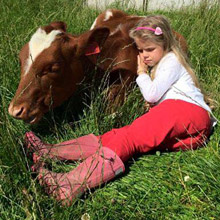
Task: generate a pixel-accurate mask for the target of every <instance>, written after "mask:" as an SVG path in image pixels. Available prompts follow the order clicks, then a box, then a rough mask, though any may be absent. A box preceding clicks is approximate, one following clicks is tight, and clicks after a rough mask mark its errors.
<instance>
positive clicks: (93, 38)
mask: <svg viewBox="0 0 220 220" xmlns="http://www.w3.org/2000/svg"><path fill="white" fill-rule="evenodd" d="M108 34H109V30H108V29H107V28H97V29H94V30H91V31H88V32H85V33H84V34H82V35H79V36H73V35H70V34H67V33H66V25H65V23H63V22H53V23H51V24H50V25H48V26H44V27H41V28H39V29H38V30H37V31H36V33H35V34H34V35H33V36H32V37H31V40H30V41H29V42H28V43H27V44H25V45H24V46H23V48H22V49H21V51H20V54H19V59H20V64H21V78H20V83H19V86H18V89H17V91H16V94H15V96H14V98H13V100H12V101H11V103H10V105H9V109H8V111H9V114H10V115H12V116H13V117H14V118H16V119H21V120H24V121H26V122H29V123H31V124H33V123H36V122H38V121H39V120H40V119H41V117H42V116H43V114H44V113H45V112H47V111H48V110H49V109H50V108H53V107H56V106H58V105H60V104H61V103H62V102H63V101H64V100H66V99H67V98H68V97H70V96H71V95H72V94H73V93H74V91H75V90H76V86H77V84H78V83H79V82H80V81H81V80H82V79H83V76H84V72H83V63H82V60H83V59H85V53H86V51H87V50H88V48H89V47H90V45H91V44H92V43H93V42H96V43H98V44H102V43H103V41H104V40H105V39H106V38H107V36H108Z"/></svg>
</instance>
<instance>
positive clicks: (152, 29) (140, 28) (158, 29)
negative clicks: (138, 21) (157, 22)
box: [135, 27, 163, 35]
mask: <svg viewBox="0 0 220 220" xmlns="http://www.w3.org/2000/svg"><path fill="white" fill-rule="evenodd" d="M135 30H137V31H138V30H149V31H153V32H154V34H155V35H161V34H163V31H162V30H161V28H160V27H156V29H154V28H151V27H137V28H136V29H135Z"/></svg>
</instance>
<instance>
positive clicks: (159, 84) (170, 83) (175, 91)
mask: <svg viewBox="0 0 220 220" xmlns="http://www.w3.org/2000/svg"><path fill="white" fill-rule="evenodd" d="M136 82H137V84H138V86H139V88H140V91H141V93H142V95H143V97H144V99H145V100H146V101H147V102H150V103H156V104H159V103H161V102H162V101H164V100H166V99H180V100H184V101H186V102H190V103H194V104H196V105H199V106H201V107H202V108H204V109H206V110H207V111H209V112H211V109H210V108H209V106H208V105H207V104H206V103H205V101H204V96H203V94H202V93H201V91H200V89H199V88H197V87H196V86H195V85H194V82H193V80H192V77H191V75H190V74H189V73H188V72H187V70H186V69H185V67H184V66H183V65H182V64H181V63H180V62H179V60H178V58H177V57H176V55H175V54H174V53H173V52H169V53H168V54H166V55H165V56H164V57H163V58H162V59H161V60H160V62H159V64H158V67H157V69H156V73H155V79H154V80H151V78H150V76H149V75H147V74H146V73H143V74H140V75H139V76H138V77H137V78H136Z"/></svg>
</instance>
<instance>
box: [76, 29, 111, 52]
mask: <svg viewBox="0 0 220 220" xmlns="http://www.w3.org/2000/svg"><path fill="white" fill-rule="evenodd" d="M109 33H110V31H109V29H108V28H106V27H102V28H96V29H93V30H91V31H88V32H86V33H85V34H83V35H81V36H80V37H79V39H78V44H77V52H76V53H77V54H76V55H77V56H81V55H91V54H97V53H99V52H100V50H101V48H102V46H103V44H104V43H105V41H106V39H107V38H108V36H109Z"/></svg>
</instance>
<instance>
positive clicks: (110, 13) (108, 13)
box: [103, 10, 113, 21]
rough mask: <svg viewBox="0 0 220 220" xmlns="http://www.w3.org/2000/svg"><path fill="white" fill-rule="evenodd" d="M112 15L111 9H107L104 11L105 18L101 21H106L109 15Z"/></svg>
mask: <svg viewBox="0 0 220 220" xmlns="http://www.w3.org/2000/svg"><path fill="white" fill-rule="evenodd" d="M112 16H113V13H112V11H111V10H107V11H106V13H105V18H104V20H103V21H107V20H109V19H110V17H112Z"/></svg>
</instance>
